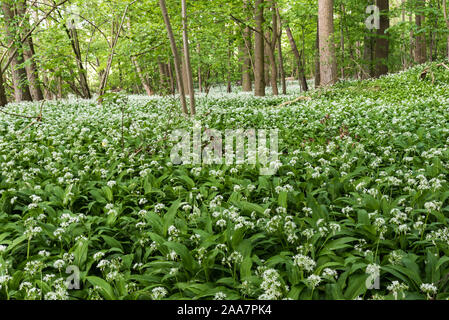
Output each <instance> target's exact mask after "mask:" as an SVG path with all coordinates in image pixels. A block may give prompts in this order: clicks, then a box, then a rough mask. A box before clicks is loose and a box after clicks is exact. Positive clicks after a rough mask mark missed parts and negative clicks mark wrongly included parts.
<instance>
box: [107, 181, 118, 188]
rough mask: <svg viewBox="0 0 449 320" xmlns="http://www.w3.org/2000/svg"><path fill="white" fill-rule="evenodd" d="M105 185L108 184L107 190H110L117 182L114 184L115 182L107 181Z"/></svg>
mask: <svg viewBox="0 0 449 320" xmlns="http://www.w3.org/2000/svg"><path fill="white" fill-rule="evenodd" d="M107 184H108V187H109V188H112V187H113V186H115V185H116V184H117V182H115V181H109V182H108V183H107Z"/></svg>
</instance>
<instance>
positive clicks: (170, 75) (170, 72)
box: [165, 61, 176, 94]
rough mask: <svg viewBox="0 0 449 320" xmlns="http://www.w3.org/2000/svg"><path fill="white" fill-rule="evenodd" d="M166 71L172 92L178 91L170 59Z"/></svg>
mask: <svg viewBox="0 0 449 320" xmlns="http://www.w3.org/2000/svg"><path fill="white" fill-rule="evenodd" d="M165 72H166V74H167V76H168V78H169V79H170V93H171V94H175V92H176V89H175V78H174V76H173V67H172V65H171V62H170V61H169V62H168V63H167V64H166V65H165Z"/></svg>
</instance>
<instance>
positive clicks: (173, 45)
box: [159, 0, 189, 114]
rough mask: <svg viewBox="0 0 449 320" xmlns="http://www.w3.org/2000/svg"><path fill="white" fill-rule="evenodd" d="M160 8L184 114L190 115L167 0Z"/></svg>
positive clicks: (161, 3)
mask: <svg viewBox="0 0 449 320" xmlns="http://www.w3.org/2000/svg"><path fill="white" fill-rule="evenodd" d="M159 6H160V8H161V11H162V17H163V18H164V23H165V27H166V28H167V35H168V39H169V40H170V47H171V50H172V54H173V58H174V63H175V73H176V80H177V82H178V91H179V96H180V99H181V105H182V111H183V112H184V114H188V113H189V111H188V110H187V102H186V96H185V91H184V84H183V81H182V71H181V59H180V58H179V53H178V48H177V47H176V40H175V36H174V35H173V29H172V27H171V23H170V18H169V17H168V12H167V5H166V4H165V0H159Z"/></svg>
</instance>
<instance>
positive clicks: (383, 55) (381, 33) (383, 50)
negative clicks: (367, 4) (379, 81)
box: [374, 0, 390, 77]
mask: <svg viewBox="0 0 449 320" xmlns="http://www.w3.org/2000/svg"><path fill="white" fill-rule="evenodd" d="M376 5H377V7H378V8H379V10H380V28H379V29H378V30H377V38H376V47H375V50H374V56H375V65H376V66H375V76H376V77H380V76H382V75H385V74H387V73H388V64H387V60H388V55H389V44H390V42H389V37H388V35H387V34H386V30H387V29H388V28H389V27H390V17H389V12H390V2H389V0H376Z"/></svg>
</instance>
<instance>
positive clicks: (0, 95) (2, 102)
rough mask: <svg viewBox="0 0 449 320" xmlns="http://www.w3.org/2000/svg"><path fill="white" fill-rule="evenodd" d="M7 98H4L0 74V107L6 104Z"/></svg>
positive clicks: (3, 87)
mask: <svg viewBox="0 0 449 320" xmlns="http://www.w3.org/2000/svg"><path fill="white" fill-rule="evenodd" d="M7 103H8V100H7V99H6V93H5V86H4V84H3V75H1V74H0V107H4V106H6V104H7Z"/></svg>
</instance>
